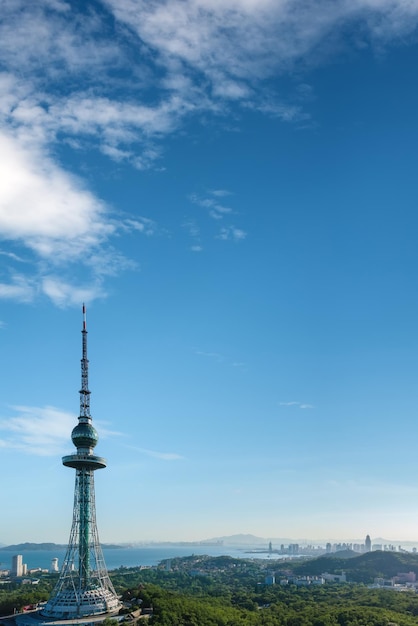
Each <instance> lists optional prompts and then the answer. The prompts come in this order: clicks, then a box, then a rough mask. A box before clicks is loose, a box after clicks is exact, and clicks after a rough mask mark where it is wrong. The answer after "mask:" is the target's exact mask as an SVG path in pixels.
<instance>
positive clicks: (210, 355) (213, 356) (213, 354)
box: [195, 350, 225, 362]
mask: <svg viewBox="0 0 418 626" xmlns="http://www.w3.org/2000/svg"><path fill="white" fill-rule="evenodd" d="M195 354H197V355H198V356H204V357H207V358H209V359H216V360H217V361H219V362H221V361H224V360H225V357H224V356H223V355H222V354H219V352H204V351H203V350H195Z"/></svg>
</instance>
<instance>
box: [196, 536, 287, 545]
mask: <svg viewBox="0 0 418 626" xmlns="http://www.w3.org/2000/svg"><path fill="white" fill-rule="evenodd" d="M205 541H207V542H215V541H222V542H223V544H224V545H225V546H260V545H264V546H266V547H267V546H268V544H269V542H270V541H271V542H272V543H274V544H276V545H280V544H282V543H283V544H289V543H297V542H296V541H295V540H294V539H289V538H288V537H286V538H277V537H276V538H275V539H272V538H269V539H265V538H264V537H257V536H256V535H249V534H248V535H244V534H242V535H229V536H225V537H214V538H213V539H206V540H205Z"/></svg>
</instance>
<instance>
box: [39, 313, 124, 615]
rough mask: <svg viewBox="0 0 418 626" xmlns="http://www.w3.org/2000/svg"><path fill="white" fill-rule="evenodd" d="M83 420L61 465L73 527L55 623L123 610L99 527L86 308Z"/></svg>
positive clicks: (98, 460) (101, 463)
mask: <svg viewBox="0 0 418 626" xmlns="http://www.w3.org/2000/svg"><path fill="white" fill-rule="evenodd" d="M81 335H82V359H81V390H80V416H79V418H78V424H77V426H76V427H75V428H74V429H73V432H72V433H71V439H72V442H73V444H74V445H75V447H76V448H77V452H76V453H75V454H70V455H69V456H64V457H63V459H62V462H63V465H65V466H66V467H72V468H74V469H75V470H76V477H75V491H74V509H73V523H72V526H71V532H70V540H69V543H68V548H67V552H66V555H65V558H64V562H63V566H62V569H61V573H60V576H59V579H58V582H57V584H56V586H55V589H54V591H53V592H52V594H51V597H50V598H49V600H48V602H47V604H46V606H45V608H44V610H43V611H42V615H44V616H45V617H47V618H55V619H61V620H62V619H64V620H66V619H68V620H71V619H77V618H83V617H87V616H92V615H100V614H106V613H109V614H112V613H115V612H117V611H118V609H119V608H120V602H119V600H118V597H117V596H116V593H115V590H114V588H113V585H112V583H111V581H110V578H109V574H108V572H107V569H106V565H105V561H104V557H103V552H102V548H101V546H100V542H99V535H98V532H97V525H96V504H95V497H94V472H95V471H96V470H98V469H102V468H104V467H106V460H105V459H103V458H102V457H100V456H95V455H94V448H95V446H96V444H97V442H98V439H99V437H98V435H97V432H96V429H95V428H94V427H93V424H92V418H91V415H90V391H89V385H88V365H89V362H88V359H87V324H86V307H85V305H84V304H83V329H82V331H81Z"/></svg>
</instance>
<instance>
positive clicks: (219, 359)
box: [195, 350, 246, 368]
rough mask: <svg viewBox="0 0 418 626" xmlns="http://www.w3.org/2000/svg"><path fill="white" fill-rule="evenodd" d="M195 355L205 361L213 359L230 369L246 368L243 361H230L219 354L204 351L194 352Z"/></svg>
mask: <svg viewBox="0 0 418 626" xmlns="http://www.w3.org/2000/svg"><path fill="white" fill-rule="evenodd" d="M195 354H197V356H202V357H205V358H207V359H213V360H214V361H217V362H218V363H224V364H225V365H228V366H231V367H237V368H241V367H246V363H244V362H243V361H230V360H229V359H228V358H227V357H226V356H225V355H223V354H220V353H219V352H205V351H204V350H195Z"/></svg>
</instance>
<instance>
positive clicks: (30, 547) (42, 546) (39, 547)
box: [0, 542, 66, 552]
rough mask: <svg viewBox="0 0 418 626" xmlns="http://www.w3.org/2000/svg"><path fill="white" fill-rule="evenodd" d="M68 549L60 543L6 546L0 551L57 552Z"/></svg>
mask: <svg viewBox="0 0 418 626" xmlns="http://www.w3.org/2000/svg"><path fill="white" fill-rule="evenodd" d="M63 548H66V546H65V545H64V544H60V543H28V542H26V543H17V544H14V545H12V546H4V547H2V548H0V550H7V551H8V552H11V551H14V552H19V551H20V552H22V551H24V550H57V549H61V550H62V549H63Z"/></svg>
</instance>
